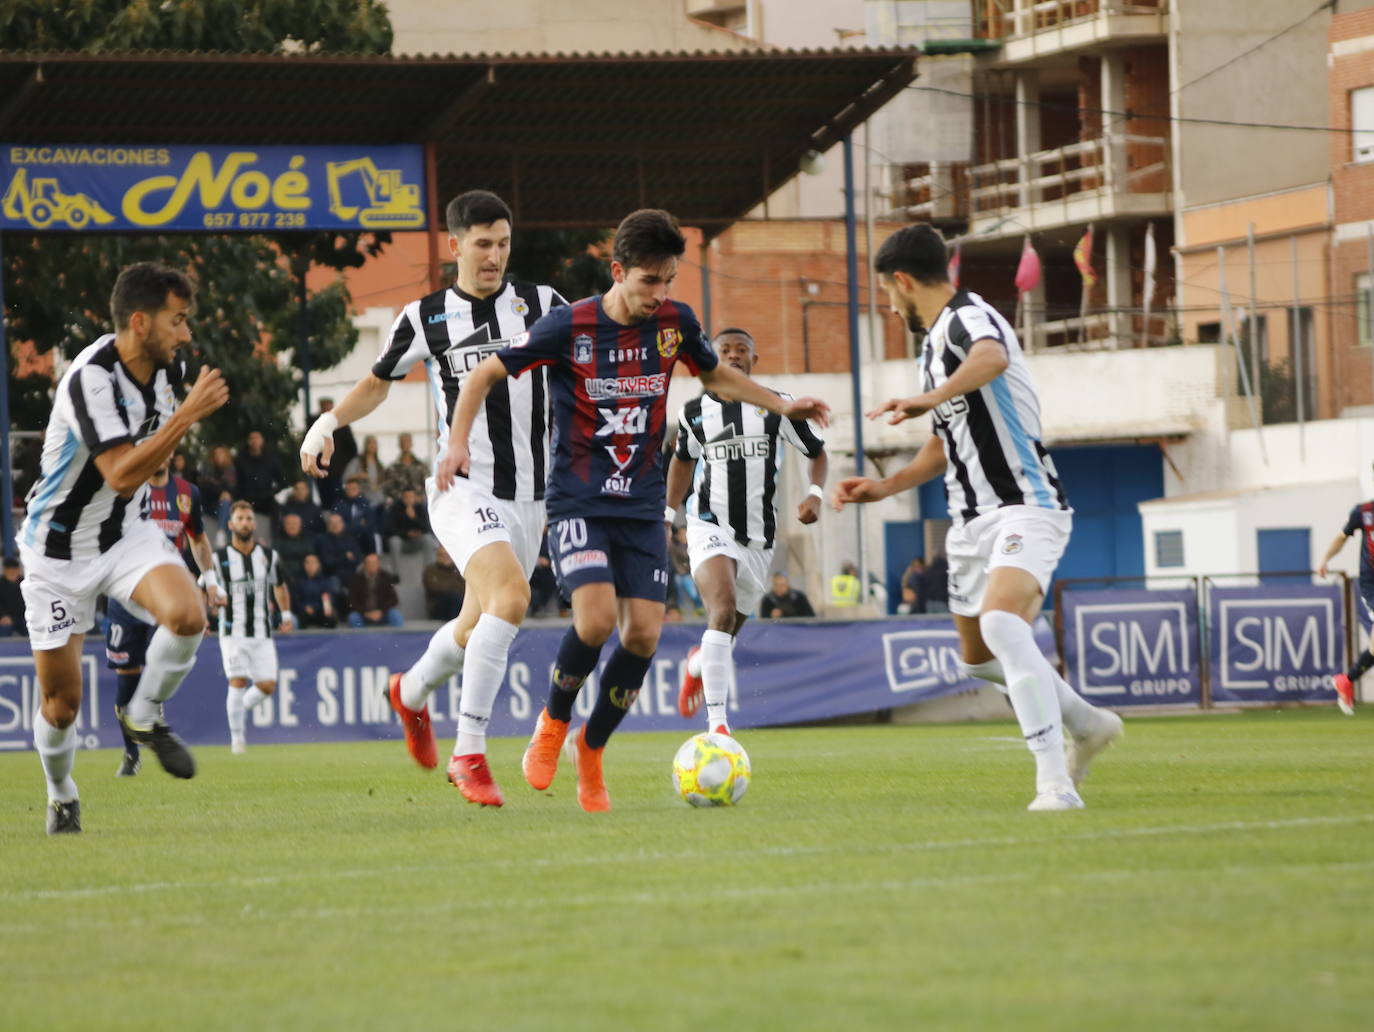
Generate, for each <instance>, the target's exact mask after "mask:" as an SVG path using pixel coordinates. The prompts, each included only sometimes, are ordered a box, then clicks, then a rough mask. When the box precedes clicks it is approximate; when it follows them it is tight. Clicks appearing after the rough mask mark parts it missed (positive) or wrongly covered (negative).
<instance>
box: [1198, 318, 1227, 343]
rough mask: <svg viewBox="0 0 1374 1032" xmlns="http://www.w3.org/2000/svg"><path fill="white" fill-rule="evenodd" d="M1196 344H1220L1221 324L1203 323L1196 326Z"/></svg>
mask: <svg viewBox="0 0 1374 1032" xmlns="http://www.w3.org/2000/svg"><path fill="white" fill-rule="evenodd" d="M1197 342H1198V343H1199V344H1220V343H1221V323H1219V322H1204V323H1198V324H1197Z"/></svg>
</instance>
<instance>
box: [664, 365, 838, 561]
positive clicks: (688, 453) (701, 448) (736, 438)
mask: <svg viewBox="0 0 1374 1032" xmlns="http://www.w3.org/2000/svg"><path fill="white" fill-rule="evenodd" d="M775 393H777V394H779V395H781V396H782V397H784V398H787V397H789V395H786V394H783V393H782V392H781V391H777V392H775ZM783 441H786V442H787V443H788V444H790V445H792V446H793V447H794V448H798V449H800V450H801V452H802V454H804V455H805V456H806V457H807V458H808V459H814V458H815V457H816V456H817V455H819V454H820V453H821V450H822V449H823V448H824V447H825V442H824V441H823V440H821V438H820V436H819V435H818V434H817V433H816V432H815V430H814V429H813V428H812V427H811V425H810V424H809V423H808V422H807V421H806V420H804V419H785V418H783V417H782V416H780V415H777V414H776V413H774V412H769V411H768V410H767V409H762V408H758V407H757V406H755V405H746V404H745V403H743V402H740V401H722V400H721V399H720V398H717V397H716V396H715V395H714V394H712V393H711V392H710V391H707V392H706V393H705V394H702V395H701V396H700V397H697V398H693V399H692V400H691V401H689V402H687V404H686V405H683V406H682V412H681V414H680V415H679V416H678V427H677V457H678V458H679V459H681V460H682V461H683V462H692V461H694V460H700V461H698V462H697V466H696V471H695V473H694V474H693V476H692V493H691V494H690V495H689V496H688V499H687V512H688V513H690V514H691V515H693V516H695V517H697V518H698V519H700V520H704V521H705V522H707V523H714V524H716V525H717V526H719V527H722V528H724V529H728V530H729V531H731V532H732V533H733V535H734V538H735V540H736V541H738V542H739V543H740V544H742V545H746V546H748V547H750V548H772V547H773V539H774V537H775V536H776V534H777V525H778V470H780V469H781V468H782V442H783Z"/></svg>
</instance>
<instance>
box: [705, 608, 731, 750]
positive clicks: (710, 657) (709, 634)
mask: <svg viewBox="0 0 1374 1032" xmlns="http://www.w3.org/2000/svg"><path fill="white" fill-rule="evenodd" d="M730 637H731V636H730V635H729V634H727V633H726V632H725V631H711V630H708V631H706V632H704V633H703V634H702V636H701V651H700V652H699V653H698V655H699V656H700V657H701V691H702V695H703V696H704V697H705V699H706V728H707V730H714V729H716V728H717V727H719V726H720V725H721V724H726V725H728V724H729V720H728V719H727V717H726V710H727V709H728V708H729V705H730V668H731V667H733V666H734V665H735V659H734V656H733V655H732V650H731V647H730Z"/></svg>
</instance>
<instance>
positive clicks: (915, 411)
mask: <svg viewBox="0 0 1374 1032" xmlns="http://www.w3.org/2000/svg"><path fill="white" fill-rule="evenodd" d="M938 404H940V403H939V401H937V400H936V399H935V398H934V397H932V396H931V395H929V394H918V395H916V397H914V398H889V399H888V400H887V401H885V402H883V403H882V404H881V405H879V406H878V407H877V408H875V409H872V410H870V411H869V412H867V413H865V414H866V415H867V416H868V418H869V419H877V418H878V417H879V416H882V415H887V416H888V420H887V422H888V425H890V426H896V425H897V424H898V423H904V422H906V421H907V420H908V419H915V418H916V417H917V416H923V415H925V414H926V413H927V412H929V411H930V410H931V409H933V408H935V406H937V405H938Z"/></svg>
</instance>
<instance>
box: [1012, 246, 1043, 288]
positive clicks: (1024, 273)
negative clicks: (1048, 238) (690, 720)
mask: <svg viewBox="0 0 1374 1032" xmlns="http://www.w3.org/2000/svg"><path fill="white" fill-rule="evenodd" d="M1039 285H1040V256H1039V255H1038V254H1036V253H1035V248H1033V247H1031V241H1030V235H1029V234H1027V236H1026V243H1025V246H1024V247H1022V248H1021V261H1020V263H1019V264H1018V265H1017V266H1016V289H1017V290H1018V291H1019V292H1020V293H1022V294H1027V293H1030V291H1032V290H1034V289H1035V288H1036V287H1037V286H1039Z"/></svg>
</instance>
